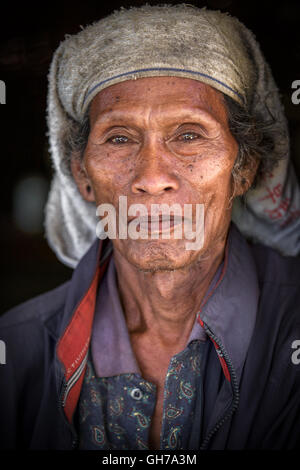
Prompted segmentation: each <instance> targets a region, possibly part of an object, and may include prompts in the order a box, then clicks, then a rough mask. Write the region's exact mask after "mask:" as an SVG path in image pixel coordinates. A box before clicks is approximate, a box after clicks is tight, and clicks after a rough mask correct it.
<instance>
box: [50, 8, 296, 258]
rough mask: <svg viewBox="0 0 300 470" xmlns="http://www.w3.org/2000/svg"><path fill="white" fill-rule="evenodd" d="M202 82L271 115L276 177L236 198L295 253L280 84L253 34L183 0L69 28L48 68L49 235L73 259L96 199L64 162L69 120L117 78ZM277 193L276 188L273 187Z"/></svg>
mask: <svg viewBox="0 0 300 470" xmlns="http://www.w3.org/2000/svg"><path fill="white" fill-rule="evenodd" d="M171 75H173V76H176V77H186V78H191V79H194V80H199V81H201V82H204V83H207V84H209V85H211V86H212V87H214V88H216V89H218V90H219V91H221V92H223V93H224V94H226V95H228V96H230V97H231V98H232V99H233V100H235V101H236V102H238V103H239V104H241V105H242V106H247V107H248V109H250V110H251V111H259V113H260V114H261V115H262V116H263V117H265V119H266V121H269V120H270V115H272V116H273V118H274V124H273V127H274V131H275V132H274V136H275V137H274V140H275V148H276V151H277V152H280V154H281V156H282V159H281V161H280V163H279V165H278V166H277V167H276V169H275V170H274V171H273V173H272V175H268V176H266V178H265V179H264V181H263V182H262V183H261V184H260V185H259V186H258V187H257V188H256V189H251V190H249V191H248V192H247V198H246V203H242V202H241V200H240V199H239V198H236V199H235V201H234V205H233V214H232V218H233V220H234V221H235V223H236V224H237V226H238V228H239V229H240V230H241V232H242V233H243V234H244V235H245V236H246V237H250V238H252V239H254V240H256V241H261V242H262V243H264V244H266V245H270V246H272V247H274V248H276V249H278V250H279V251H281V253H283V254H286V255H295V254H297V253H298V252H299V251H300V239H299V232H300V230H299V229H300V222H299V220H300V219H299V214H300V192H299V188H298V185H297V181H296V179H295V175H294V172H293V169H292V167H291V164H290V162H289V138H288V132H287V124H286V120H285V118H284V114H283V110H282V106H281V104H280V100H279V96H278V91H277V88H276V85H275V83H274V80H273V77H272V75H271V72H270V69H269V66H268V64H267V63H266V62H265V60H264V58H263V56H262V53H261V51H260V48H259V45H258V44H257V42H256V40H255V38H254V35H253V34H252V33H251V31H249V30H248V29H247V28H246V27H245V26H244V25H243V24H241V23H240V22H239V21H238V20H237V19H235V18H232V17H230V16H229V15H227V14H223V13H220V12H216V11H209V10H206V9H199V8H196V7H192V6H189V5H185V4H180V5H176V6H170V5H161V6H149V5H145V6H143V7H140V8H130V9H124V8H122V9H121V10H120V11H117V12H114V13H113V14H111V15H110V16H108V17H106V18H104V19H102V20H100V21H98V22H96V23H94V24H92V25H90V26H88V27H86V28H85V29H83V30H82V31H81V32H80V33H78V34H77V35H74V36H68V37H66V39H65V40H64V41H63V42H62V43H61V44H60V46H59V47H58V49H57V50H56V52H55V54H54V56H53V60H52V64H51V68H50V73H49V95H48V128H49V137H50V150H51V156H52V160H53V166H54V170H55V174H54V178H53V181H52V186H51V190H50V194H49V199H48V203H47V206H46V235H47V239H48V242H49V244H50V246H51V247H52V248H53V250H54V251H55V252H56V254H57V256H58V258H59V259H60V260H61V261H62V262H64V263H65V264H67V265H69V266H72V267H75V266H76V264H77V262H78V261H79V260H80V258H81V257H82V256H83V255H84V253H85V252H86V251H87V249H88V248H89V247H90V245H91V243H92V242H93V241H94V239H95V238H96V225H97V222H98V219H97V216H96V207H95V205H94V204H92V203H88V202H86V201H84V200H83V198H82V197H81V195H80V193H79V191H78V189H77V187H76V184H75V182H74V180H73V178H72V176H71V174H70V171H69V168H68V164H67V162H66V148H65V137H66V135H67V133H68V130H69V128H70V118H72V119H74V120H76V121H78V122H80V121H82V119H83V116H84V114H85V112H86V110H87V108H88V105H89V104H90V102H91V101H92V99H93V98H94V97H95V95H96V94H97V93H98V92H99V91H100V90H102V89H104V88H106V87H109V86H110V85H113V84H115V83H118V82H121V81H124V80H129V79H130V80H132V79H138V78H140V77H151V76H171ZM274 191H275V192H274Z"/></svg>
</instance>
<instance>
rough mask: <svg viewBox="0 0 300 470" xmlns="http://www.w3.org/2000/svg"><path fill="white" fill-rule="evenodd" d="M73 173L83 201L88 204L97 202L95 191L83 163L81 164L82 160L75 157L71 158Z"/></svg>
mask: <svg viewBox="0 0 300 470" xmlns="http://www.w3.org/2000/svg"><path fill="white" fill-rule="evenodd" d="M71 171H72V175H73V178H74V180H75V182H76V184H77V187H78V190H79V192H80V194H81V196H82V197H83V199H85V200H86V201H88V202H95V195H94V191H93V188H92V185H91V182H90V180H89V178H88V176H87V173H86V170H85V168H84V165H83V162H81V161H80V159H79V158H77V157H75V156H72V157H71Z"/></svg>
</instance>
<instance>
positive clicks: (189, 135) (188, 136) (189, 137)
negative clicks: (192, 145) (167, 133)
mask: <svg viewBox="0 0 300 470" xmlns="http://www.w3.org/2000/svg"><path fill="white" fill-rule="evenodd" d="M199 137H200V136H199V134H196V133H195V132H185V133H184V134H180V136H179V137H178V140H180V141H183V142H191V141H194V140H196V139H198V138H199Z"/></svg>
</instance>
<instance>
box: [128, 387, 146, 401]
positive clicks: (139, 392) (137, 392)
mask: <svg viewBox="0 0 300 470" xmlns="http://www.w3.org/2000/svg"><path fill="white" fill-rule="evenodd" d="M130 395H131V397H132V398H134V399H135V400H140V399H141V398H143V392H142V390H140V389H139V388H133V389H132V390H131V392H130Z"/></svg>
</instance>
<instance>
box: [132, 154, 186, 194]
mask: <svg viewBox="0 0 300 470" xmlns="http://www.w3.org/2000/svg"><path fill="white" fill-rule="evenodd" d="M172 166H174V164H173V165H172V159H171V160H170V159H169V158H168V156H167V151H166V149H162V148H161V146H160V145H157V146H151V147H150V146H148V148H144V149H143V150H142V151H141V153H140V155H139V160H138V162H137V163H136V168H135V171H136V173H135V177H134V179H133V181H132V183H131V190H132V192H133V193H135V194H138V193H148V194H151V195H153V196H155V195H162V194H164V193H165V192H167V191H172V190H173V191H175V190H177V189H178V188H179V179H178V177H177V176H176V175H175V174H174V172H173V168H172Z"/></svg>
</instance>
